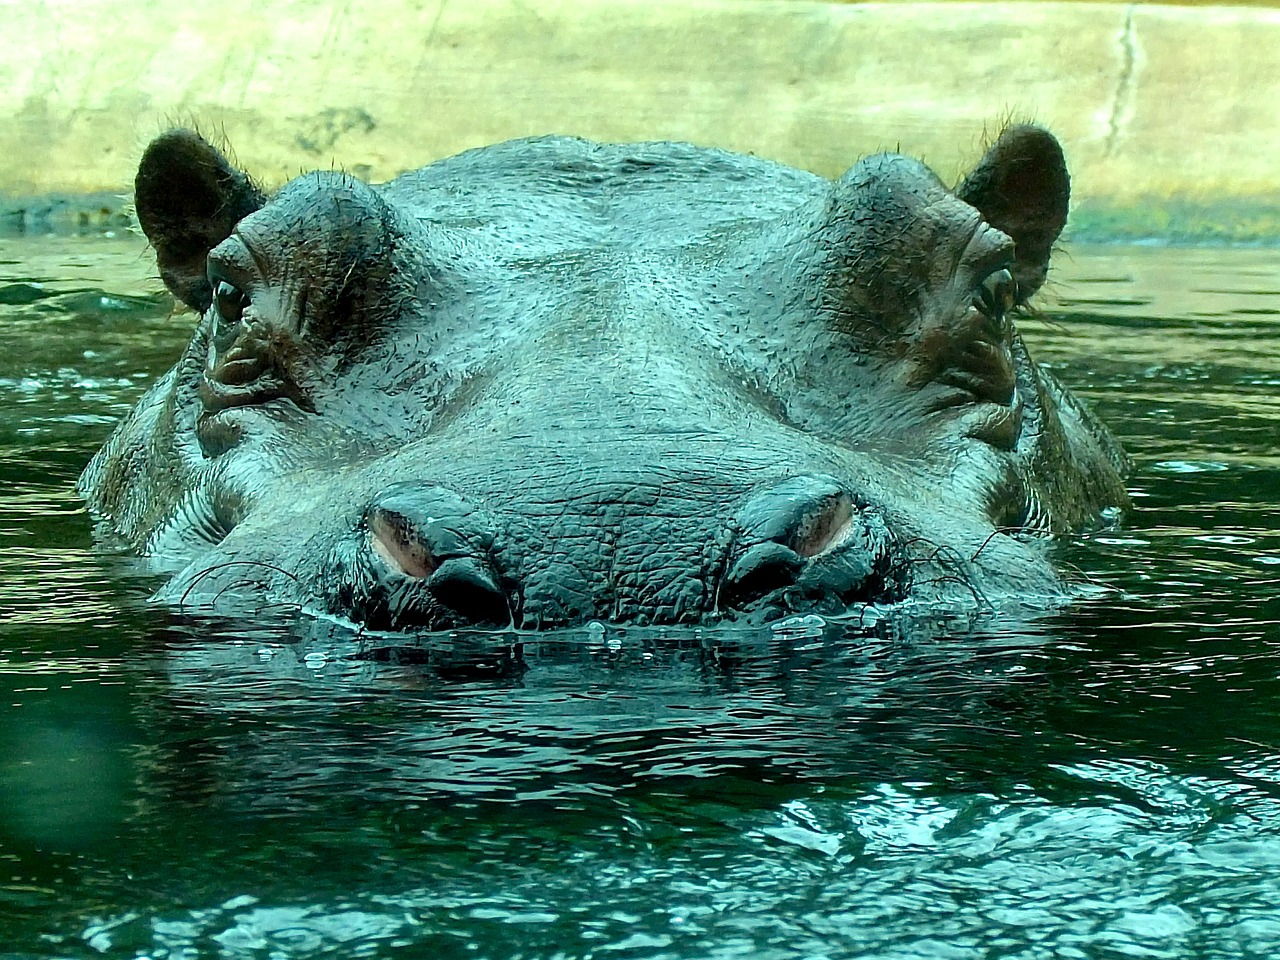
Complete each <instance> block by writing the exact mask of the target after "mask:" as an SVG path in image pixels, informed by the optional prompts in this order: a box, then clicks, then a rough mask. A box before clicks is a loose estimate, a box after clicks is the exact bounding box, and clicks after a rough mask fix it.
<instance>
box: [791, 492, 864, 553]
mask: <svg viewBox="0 0 1280 960" xmlns="http://www.w3.org/2000/svg"><path fill="white" fill-rule="evenodd" d="M852 532H853V501H852V500H851V499H850V498H849V495H848V494H845V493H841V494H839V495H837V496H833V497H827V498H826V499H825V500H823V501H822V502H821V503H820V504H819V505H818V507H817V509H816V510H814V511H813V512H811V513H809V514H808V515H807V516H805V517H804V518H803V519H802V521H801V523H800V525H799V527H798V528H797V529H796V531H795V533H794V534H793V535H792V540H791V545H792V546H793V547H794V548H795V551H796V553H798V554H800V556H802V557H817V556H821V555H822V554H824V553H827V552H828V551H830V550H834V549H835V548H836V547H838V546H840V544H842V543H844V542H845V541H846V540H847V539H849V536H850V535H851V533H852Z"/></svg>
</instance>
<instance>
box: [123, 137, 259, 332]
mask: <svg viewBox="0 0 1280 960" xmlns="http://www.w3.org/2000/svg"><path fill="white" fill-rule="evenodd" d="M265 199H266V198H265V197H264V196H263V194H262V192H261V191H260V190H259V189H258V188H257V187H256V186H255V185H254V183H253V181H252V180H250V179H249V177H248V176H247V175H245V174H244V173H242V172H241V171H239V170H237V169H236V168H235V167H233V166H232V165H231V164H230V163H229V162H228V161H227V158H226V157H224V156H223V155H222V153H221V152H220V151H219V150H218V148H217V147H215V146H213V145H212V144H211V143H209V142H208V141H206V140H205V139H204V138H203V137H201V136H200V135H199V134H198V133H196V132H194V131H192V130H170V131H169V132H167V133H163V134H161V135H160V136H158V137H156V139H154V140H152V141H151V145H150V146H148V147H147V149H146V152H145V153H143V155H142V160H141V161H140V162H139V164H138V175H137V177H136V178H135V179H134V204H135V206H136V207H137V210H138V223H139V224H141V226H142V232H143V233H145V234H146V235H147V239H148V240H150V241H151V245H152V246H153V247H155V250H156V262H157V264H158V265H159V267H160V276H161V278H163V280H164V282H165V286H167V287H168V288H169V290H170V291H171V292H172V293H173V295H174V296H175V297H177V298H178V299H179V300H181V301H182V302H183V303H185V304H187V305H188V306H190V307H194V308H195V309H196V310H199V311H200V312H202V313H203V312H204V311H205V310H207V309H208V308H209V303H210V301H211V300H212V298H213V289H212V288H211V287H210V286H209V281H208V279H207V277H206V276H205V258H206V256H207V255H208V253H209V251H210V250H212V249H213V248H214V247H216V246H217V245H218V244H220V243H221V242H222V241H223V240H225V239H227V237H229V236H230V235H231V231H232V229H233V228H234V227H235V225H236V224H237V223H239V222H240V221H241V220H242V219H244V218H245V217H247V216H248V215H249V214H251V213H253V211H255V210H257V209H258V208H259V207H261V206H262V204H263V203H264V201H265Z"/></svg>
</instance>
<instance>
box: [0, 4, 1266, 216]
mask: <svg viewBox="0 0 1280 960" xmlns="http://www.w3.org/2000/svg"><path fill="white" fill-rule="evenodd" d="M0 23H2V24H3V27H2V30H0V192H3V193H7V194H11V195H12V194H32V193H35V194H39V193H45V192H49V191H72V192H81V191H93V190H115V189H121V190H123V189H127V188H128V185H129V183H130V181H131V179H132V174H133V169H134V165H135V163H136V161H137V156H138V153H139V151H140V149H141V147H142V145H143V144H144V143H145V142H146V140H147V139H148V137H149V136H151V135H152V134H154V133H155V132H157V131H158V130H160V129H162V128H164V127H165V126H168V125H171V124H173V123H191V122H194V123H196V124H198V125H199V126H200V127H201V128H202V129H204V130H205V131H206V132H210V133H212V134H214V135H215V136H219V137H221V136H225V138H226V140H227V141H228V142H229V143H230V144H231V145H232V147H233V148H234V150H235V153H236V155H237V157H238V159H239V161H240V162H241V163H242V164H243V165H244V166H245V167H247V168H248V169H250V170H251V172H253V173H255V174H256V175H257V176H258V177H259V178H260V179H263V180H265V181H266V182H268V183H279V182H282V181H284V180H286V179H288V178H289V177H291V176H293V175H295V174H296V173H298V172H299V171H300V170H303V169H307V168H314V167H329V166H331V165H337V166H340V167H344V168H346V169H348V170H352V171H354V172H357V173H358V174H361V175H363V176H367V177H368V178H369V179H372V180H382V179H386V178H389V177H392V176H394V175H395V174H396V173H398V172H399V171H401V170H404V169H407V168H412V167H415V166H419V165H421V164H422V163H425V162H427V161H429V160H431V159H433V158H437V157H441V156H445V155H448V154H451V153H455V152H457V151H459V150H461V149H464V148H466V147H472V146H477V145H481V144H485V143H489V142H493V141H496V140H502V139H506V138H509V137H518V136H524V135H529V134H542V133H552V132H554V133H571V134H578V135H582V136H587V137H593V138H597V139H605V140H637V139H680V140H692V141H695V142H697V143H701V144H708V145H715V146H721V147H727V148H730V149H733V150H740V151H749V152H752V153H755V154H759V155H761V156H765V157H770V158H774V159H777V160H782V161H785V162H787V163H791V164H795V165H797V166H801V167H805V168H808V169H810V170H814V171H817V172H820V173H823V174H828V175H835V174H838V173H840V172H841V171H843V170H844V169H845V168H847V167H848V166H849V165H850V163H851V162H852V161H853V160H855V159H856V158H857V157H858V156H859V155H861V154H865V153H868V152H872V151H875V150H879V149H885V148H889V149H895V148H898V149H901V150H903V151H904V152H909V153H913V154H917V155H919V156H922V157H924V158H925V159H926V160H927V161H929V162H930V163H931V164H933V165H934V166H935V168H936V169H938V170H939V172H940V173H942V174H943V175H944V176H945V177H951V176H953V175H954V174H956V173H957V172H958V171H959V170H960V168H961V166H962V165H963V164H964V163H966V162H968V161H969V160H971V159H973V158H974V157H975V156H976V155H977V153H978V152H979V150H980V148H981V144H982V141H983V139H984V136H986V135H988V134H989V133H990V132H991V131H992V130H994V129H995V128H996V127H998V126H999V124H1000V123H1001V122H1002V120H1004V119H1006V118H1009V117H1013V118H1018V119H1021V118H1034V119H1036V120H1038V121H1039V122H1041V123H1044V124H1046V125H1047V126H1049V127H1050V128H1052V129H1053V130H1054V131H1055V132H1056V133H1058V135H1059V136H1060V137H1061V138H1062V140H1063V142H1064V144H1065V145H1066V147H1067V150H1068V154H1069V160H1070V162H1071V165H1072V169H1073V172H1074V179H1075V188H1076V189H1075V192H1076V196H1077V197H1093V198H1096V199H1100V200H1104V201H1109V202H1120V203H1123V202H1125V201H1126V200H1129V199H1133V198H1141V197H1146V196H1151V195H1173V196H1177V197H1187V198H1191V199H1192V200H1202V199H1203V200H1213V199H1220V198H1232V197H1275V196H1276V195H1277V194H1278V193H1280V9H1276V8H1272V7H1266V6H1258V5H1252V6H1243V7H1225V6H1206V5H1197V6H1161V5H1157V4H1138V5H1121V4H1109V3H1038V2H1026V0H1023V2H1003V3H1001V2H997V3H966V2H960V0H949V2H943V3H887V4H880V3H818V2H805V0H542V2H540V0H525V2H521V0H352V2H345V3H344V2H332V3H330V2H317V0H291V2H262V0H199V2H184V3H174V2H170V0H46V2H31V0H0Z"/></svg>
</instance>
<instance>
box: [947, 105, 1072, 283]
mask: <svg viewBox="0 0 1280 960" xmlns="http://www.w3.org/2000/svg"><path fill="white" fill-rule="evenodd" d="M956 196H957V197H959V198H960V199H961V200H963V201H964V202H965V203H968V204H970V205H971V206H974V207H976V208H977V209H978V212H979V213H981V214H982V218H983V219H984V220H986V221H987V223H989V224H991V225H992V226H993V227H995V228H996V229H997V230H1000V231H1002V232H1004V233H1006V234H1008V235H1009V236H1010V237H1012V238H1013V242H1014V244H1015V256H1016V263H1015V265H1014V268H1013V273H1014V278H1015V279H1016V280H1017V281H1018V297H1019V299H1020V300H1025V299H1026V298H1027V297H1029V296H1031V294H1033V293H1034V292H1035V291H1036V290H1038V289H1039V288H1040V285H1041V284H1042V283H1044V278H1045V274H1046V273H1047V271H1048V269H1049V252H1050V250H1051V249H1052V248H1053V244H1054V241H1055V240H1057V239H1058V234H1060V233H1061V232H1062V228H1063V226H1064V225H1065V224H1066V222H1067V204H1068V201H1069V200H1070V197H1071V178H1070V177H1069V176H1068V174H1067V164H1066V160H1065V159H1064V158H1063V156H1062V147H1061V146H1060V145H1059V144H1058V141H1057V140H1056V139H1054V136H1053V134H1051V133H1049V131H1047V130H1043V129H1041V128H1040V127H1036V126H1031V125H1029V124H1023V125H1019V126H1015V127H1008V128H1006V129H1005V131H1004V132H1003V133H1001V134H1000V138H999V139H998V140H997V141H996V142H995V143H994V144H993V145H992V147H991V149H990V150H988V151H987V155H986V156H984V157H983V158H982V161H981V162H980V163H979V164H978V165H977V167H975V168H974V170H973V172H972V173H970V174H969V176H967V177H966V178H965V180H964V182H963V183H961V184H960V186H958V187H957V188H956Z"/></svg>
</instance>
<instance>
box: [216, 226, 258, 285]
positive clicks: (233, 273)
mask: <svg viewBox="0 0 1280 960" xmlns="http://www.w3.org/2000/svg"><path fill="white" fill-rule="evenodd" d="M255 267H256V264H255V263H254V260H253V257H252V255H251V254H250V253H249V250H248V248H246V247H245V245H244V243H243V241H241V239H240V238H239V237H238V236H236V235H235V234H232V235H231V236H229V237H227V239H225V240H223V241H222V242H221V243H220V244H218V245H217V246H216V247H214V248H213V249H212V250H210V251H209V255H208V256H207V257H206V258H205V275H206V276H207V277H208V279H209V283H210V284H212V285H214V286H217V284H218V281H220V280H222V281H226V282H227V283H229V284H231V285H232V286H233V287H237V288H240V289H244V288H245V287H247V286H248V285H249V284H250V282H251V281H252V280H253V278H254V276H255V275H256V273H257V271H256V269H255Z"/></svg>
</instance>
